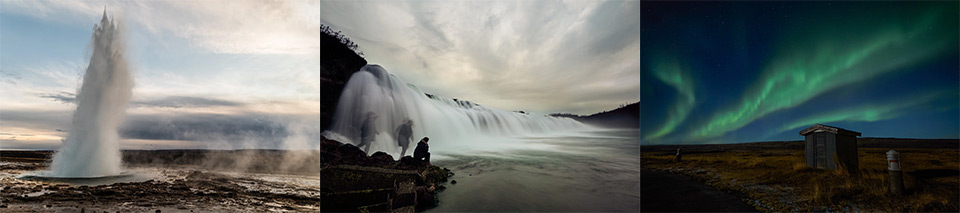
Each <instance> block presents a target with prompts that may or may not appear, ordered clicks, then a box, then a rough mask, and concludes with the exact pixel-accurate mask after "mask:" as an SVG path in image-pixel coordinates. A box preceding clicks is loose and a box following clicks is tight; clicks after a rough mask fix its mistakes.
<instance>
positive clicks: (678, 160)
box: [677, 148, 680, 162]
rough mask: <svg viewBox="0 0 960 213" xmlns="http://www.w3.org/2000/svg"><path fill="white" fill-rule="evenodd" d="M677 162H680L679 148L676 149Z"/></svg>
mask: <svg viewBox="0 0 960 213" xmlns="http://www.w3.org/2000/svg"><path fill="white" fill-rule="evenodd" d="M677 162H680V148H677Z"/></svg>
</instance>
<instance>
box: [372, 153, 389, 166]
mask: <svg viewBox="0 0 960 213" xmlns="http://www.w3.org/2000/svg"><path fill="white" fill-rule="evenodd" d="M368 163H369V165H370V166H384V165H390V164H392V163H394V161H393V156H390V154H387V153H385V152H376V153H373V155H371V156H370V161H369V162H368Z"/></svg>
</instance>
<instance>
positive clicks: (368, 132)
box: [358, 111, 377, 155]
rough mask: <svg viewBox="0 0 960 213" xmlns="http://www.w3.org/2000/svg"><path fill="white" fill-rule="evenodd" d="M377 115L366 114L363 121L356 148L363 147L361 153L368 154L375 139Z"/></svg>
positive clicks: (372, 113)
mask: <svg viewBox="0 0 960 213" xmlns="http://www.w3.org/2000/svg"><path fill="white" fill-rule="evenodd" d="M376 121H377V113H374V112H372V111H371V112H367V119H364V120H363V126H362V127H361V129H360V135H361V137H360V145H358V147H364V146H366V147H364V148H363V152H366V153H367V154H368V155H369V154H370V145H371V143H373V141H374V140H375V139H376V137H377V124H376Z"/></svg>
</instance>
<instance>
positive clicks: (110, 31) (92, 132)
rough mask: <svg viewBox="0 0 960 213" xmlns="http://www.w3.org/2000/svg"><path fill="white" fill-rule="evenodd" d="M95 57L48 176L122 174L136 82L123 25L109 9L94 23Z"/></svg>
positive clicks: (84, 77) (93, 55)
mask: <svg viewBox="0 0 960 213" xmlns="http://www.w3.org/2000/svg"><path fill="white" fill-rule="evenodd" d="M91 42H92V44H91V47H92V50H93V53H92V55H91V57H90V65H89V66H88V67H87V71H86V74H84V76H83V85H82V86H81V87H80V92H79V93H78V95H77V110H76V111H75V112H74V114H73V127H72V129H71V130H70V134H69V135H68V136H67V139H66V141H65V142H64V144H63V146H62V147H60V150H59V151H57V153H56V154H55V155H54V156H53V164H52V165H51V166H50V167H51V173H49V176H53V177H105V176H115V175H120V174H121V171H122V168H121V162H122V161H121V157H120V144H119V142H118V141H119V135H118V134H117V127H118V126H119V125H120V124H121V123H122V122H123V118H124V116H125V115H126V109H127V102H129V100H130V96H131V94H132V89H133V78H132V77H131V76H130V72H129V70H128V65H127V60H126V59H125V58H124V55H123V54H124V48H126V47H125V43H124V38H123V37H122V35H121V24H119V23H116V22H114V21H113V20H110V19H108V18H107V12H106V10H104V12H103V19H101V20H100V24H99V25H94V29H93V40H92V41H91Z"/></svg>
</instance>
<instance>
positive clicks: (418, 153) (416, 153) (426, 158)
mask: <svg viewBox="0 0 960 213" xmlns="http://www.w3.org/2000/svg"><path fill="white" fill-rule="evenodd" d="M427 141H430V138H428V137H423V139H420V142H419V143H417V149H414V150H413V159H417V160H420V161H423V162H426V163H427V165H430V145H428V144H427Z"/></svg>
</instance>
